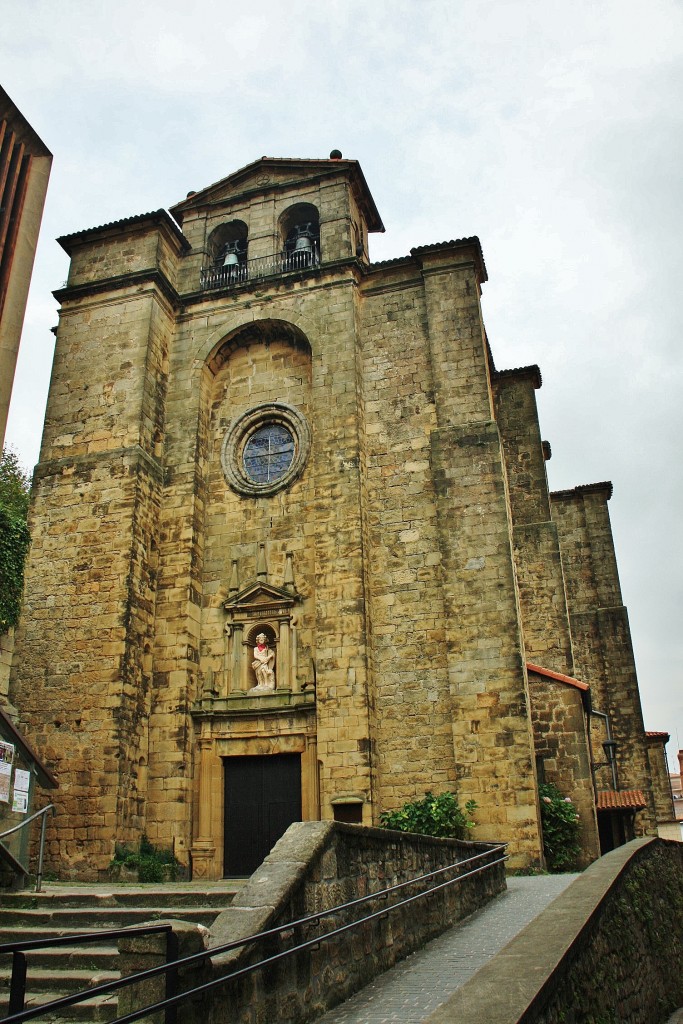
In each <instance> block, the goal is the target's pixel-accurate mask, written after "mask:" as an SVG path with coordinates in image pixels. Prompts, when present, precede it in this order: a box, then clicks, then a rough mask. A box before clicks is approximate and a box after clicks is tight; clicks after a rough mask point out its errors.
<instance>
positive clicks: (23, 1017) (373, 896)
mask: <svg viewBox="0 0 683 1024" xmlns="http://www.w3.org/2000/svg"><path fill="white" fill-rule="evenodd" d="M506 848H507V843H502V844H499V845H496V846H491V847H489V848H488V849H487V850H484V851H482V852H481V853H478V854H475V855H474V856H473V857H467V858H465V859H464V860H461V861H456V862H455V863H453V864H448V865H446V867H443V868H435V869H434V871H429V872H427V873H426V874H424V875H418V876H417V877H416V878H411V879H409V880H408V881H406V882H398V883H397V884H396V885H392V886H389V887H387V888H385V889H380V890H378V891H377V892H373V893H368V894H367V895H366V896H360V897H358V899H355V900H349V901H348V902H347V903H342V904H339V905H338V906H335V907H330V908H329V909H328V910H321V911H317V912H316V913H314V914H309V915H307V916H305V917H301V918H298V919H296V920H294V921H288V922H287V923H285V924H282V925H278V926H276V927H275V928H270V929H267V930H266V931H262V932H257V933H255V934H254V935H248V936H247V937H246V938H243V939H236V940H234V941H232V942H227V943H224V944H223V945H220V946H212V947H211V948H210V949H205V950H202V951H201V952H199V953H193V954H192V955H191V956H188V957H183V958H182V959H180V960H178V959H177V951H176V958H174V959H173V960H172V961H170V960H169V953H168V945H167V958H166V963H165V964H160V965H159V966H158V967H150V968H149V969H148V970H145V971H140V972H139V973H137V974H131V975H127V976H126V977H125V978H119V979H118V980H116V981H109V982H105V983H104V984H102V985H96V986H93V987H92V988H89V989H87V990H86V991H85V992H77V993H74V994H73V995H70V996H64V997H62V998H61V999H55V1000H53V1001H52V1002H50V1003H44V1004H43V1005H42V1006H38V1007H34V1008H32V1009H30V1010H23V1009H22V1010H21V1011H18V1012H14V1013H12V1010H11V1006H10V1015H9V1016H8V1017H5V1018H3V1024H21V1022H23V1021H27V1020H31V1019H32V1018H34V1017H38V1016H40V1015H41V1014H43V1013H47V1012H49V1011H52V1010H55V1009H59V1008H60V1007H65V1006H72V1005H74V1004H75V1003H78V1002H81V1001H82V1000H84V999H89V998H92V997H94V996H99V995H105V994H107V993H110V992H113V991H115V990H117V989H119V988H123V987H125V986H126V985H131V984H138V983H139V982H141V981H147V980H149V979H150V978H154V977H157V976H158V975H160V974H163V973H166V972H168V973H167V981H166V986H165V987H166V998H164V999H163V1000H161V1001H160V1002H157V1003H153V1004H150V1005H149V1006H146V1007H143V1008H142V1009H140V1010H134V1011H133V1012H131V1013H129V1014H126V1015H125V1016H123V1017H117V1018H115V1020H114V1021H112V1022H111V1024H128V1022H129V1021H130V1022H132V1021H135V1020H140V1019H141V1018H142V1017H146V1016H148V1015H149V1014H151V1013H157V1012H158V1011H160V1010H163V1011H164V1013H165V1015H166V1016H165V1019H166V1024H175V1011H176V1007H177V1006H178V1004H179V1003H181V1002H183V1001H184V1000H185V999H190V998H192V997H195V996H198V995H201V994H203V993H204V992H208V991H210V990H212V989H214V988H218V987H219V986H220V985H223V984H227V983H228V982H229V981H234V980H235V979H237V978H241V977H244V976H245V975H247V974H250V973H253V972H254V971H257V970H258V969H259V968H261V967H265V966H268V965H269V964H272V963H276V962H278V961H279V960H283V959H285V958H286V957H289V956H292V955H294V954H295V953H299V952H301V951H302V950H306V949H311V948H313V947H315V946H318V945H319V944H320V943H321V942H325V941H327V940H328V939H331V938H334V937H335V936H337V935H341V934H343V933H344V932H347V931H351V930H352V929H354V928H358V927H360V926H361V925H363V924H366V923H367V922H368V921H373V920H375V919H377V918H380V917H384V916H386V915H387V914H389V913H391V912H392V911H393V910H398V909H399V908H400V907H403V906H407V905H408V904H410V903H413V902H415V901H416V900H419V899H423V898H424V897H425V896H432V895H434V893H436V892H439V891H440V890H441V889H445V888H447V887H448V886H450V885H454V884H455V883H456V882H459V881H461V880H462V879H464V878H469V877H470V876H472V875H476V874H479V873H480V872H482V871H486V870H487V869H488V868H491V867H495V866H496V865H497V864H503V863H504V862H505V861H506V860H507V859H508V857H507V854H503V855H502V856H498V857H497V858H496V859H494V860H490V861H488V862H487V863H485V864H480V865H478V866H477V867H474V868H472V869H471V870H469V871H465V872H462V873H460V874H458V875H456V877H455V878H451V879H448V880H447V881H445V882H440V883H439V884H438V885H435V886H432V887H431V888H429V889H426V890H425V891H423V892H419V893H416V894H414V895H413V896H408V897H406V898H405V899H403V900H399V901H398V902H396V903H392V904H391V905H390V906H387V907H382V909H381V910H377V911H374V912H373V913H371V914H368V915H366V916H365V917H361V918H359V919H358V920H357V921H351V922H349V923H348V924H345V925H341V926H340V927H338V928H334V929H332V930H331V931H329V932H323V933H321V934H319V935H317V936H315V937H314V938H312V939H308V940H307V941H306V942H302V943H299V944H298V945H296V946H291V947H290V948H289V949H285V950H282V951H281V952H280V953H276V954H274V955H273V956H271V957H266V958H265V959H264V960H260V961H258V962H257V963H255V964H250V965H248V966H247V967H242V968H240V969H239V970H237V971H233V972H232V973H231V974H226V975H222V976H221V977H219V978H214V979H213V980H212V981H208V982H204V984H202V985H198V986H196V987H195V988H192V989H188V990H186V991H185V992H181V993H180V994H175V992H174V993H171V992H169V981H168V979H169V976H170V977H171V978H172V985H173V986H177V978H178V971H179V970H180V969H182V968H186V967H189V966H191V965H192V964H195V963H198V962H200V961H204V960H206V959H208V958H209V957H214V956H218V955H219V954H221V953H227V952H230V951H231V950H233V949H239V948H241V947H243V946H248V945H251V944H252V943H254V942H257V941H258V940H260V939H265V938H269V937H272V936H274V935H278V934H280V933H281V932H287V931H291V930H293V929H294V928H298V927H301V926H303V925H306V924H313V923H315V922H317V921H320V920H322V919H323V918H325V917H330V916H332V915H333V914H338V913H340V912H341V911H344V910H348V909H349V908H352V907H357V906H360V905H361V904H363V903H368V902H369V901H370V900H377V899H386V898H387V897H388V896H389V895H390V894H391V893H394V892H398V891H400V890H402V889H405V888H406V887H407V886H411V885H417V884H419V883H420V882H424V881H426V880H427V879H430V878H436V877H438V876H440V875H443V874H444V873H445V872H447V871H452V870H454V869H458V868H461V867H463V866H465V865H468V864H472V863H474V862H475V861H478V860H481V859H482V858H483V857H487V856H491V855H494V856H495V855H497V854H499V853H502V851H504V850H505V849H506ZM170 928H171V926H170V925H158V926H156V927H150V928H122V929H118V930H117V931H116V932H114V931H111V932H98V933H87V936H83V938H89V939H90V940H94V939H97V938H104V937H106V936H108V937H110V938H113V937H114V936H115V935H118V936H124V935H130V934H134V933H135V932H138V933H141V932H145V931H147V932H152V931H162V930H166V929H170ZM80 938H81V936H73V935H72V936H60V937H59V938H58V939H45V940H39V939H32V940H27V942H26V943H7V944H5V945H4V946H3V945H0V953H3V952H4V953H8V952H10V951H14V950H19V949H20V948H39V947H40V948H43V947H47V946H52V945H66V944H67V943H71V944H73V942H75V941H77V940H78V939H80ZM174 939H176V941H177V937H176V936H175V935H174Z"/></svg>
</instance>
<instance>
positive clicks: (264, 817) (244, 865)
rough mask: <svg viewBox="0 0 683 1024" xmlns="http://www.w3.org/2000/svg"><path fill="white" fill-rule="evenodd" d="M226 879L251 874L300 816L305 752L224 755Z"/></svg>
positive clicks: (224, 871)
mask: <svg viewBox="0 0 683 1024" xmlns="http://www.w3.org/2000/svg"><path fill="white" fill-rule="evenodd" d="M223 765H224V780H225V802H224V807H225V828H224V835H225V849H224V858H223V874H224V875H225V876H226V878H236V877H237V878H238V877H240V876H244V875H250V874H251V873H252V872H253V871H255V870H256V868H257V867H258V866H259V864H260V863H261V861H262V860H263V858H264V857H265V856H266V855H267V854H268V853H270V851H271V849H272V848H273V846H274V845H275V843H276V842H277V841H278V839H279V838H280V837H281V836H282V835H283V834H284V833H285V832H286V830H287V829H288V828H289V826H290V825H291V824H292V822H293V821H300V820H301V755H300V754H269V755H266V756H255V757H226V758H224V759H223Z"/></svg>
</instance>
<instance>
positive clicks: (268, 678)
mask: <svg viewBox="0 0 683 1024" xmlns="http://www.w3.org/2000/svg"><path fill="white" fill-rule="evenodd" d="M251 667H252V668H253V670H254V673H255V675H256V686H255V687H254V689H255V690H274V689H275V652H274V651H271V650H270V648H269V647H268V637H267V636H266V634H265V633H259V635H258V636H257V637H256V647H255V648H254V660H253V661H252V663H251Z"/></svg>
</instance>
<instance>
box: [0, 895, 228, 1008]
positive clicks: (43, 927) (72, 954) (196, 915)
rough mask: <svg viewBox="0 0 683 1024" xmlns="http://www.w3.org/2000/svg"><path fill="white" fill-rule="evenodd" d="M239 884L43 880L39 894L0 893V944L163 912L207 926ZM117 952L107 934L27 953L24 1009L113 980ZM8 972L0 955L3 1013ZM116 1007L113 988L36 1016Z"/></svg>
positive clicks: (157, 917) (141, 920)
mask: <svg viewBox="0 0 683 1024" xmlns="http://www.w3.org/2000/svg"><path fill="white" fill-rule="evenodd" d="M242 884H243V880H242V879H239V880H237V881H234V882H232V881H230V880H228V879H225V880H223V881H222V882H219V883H204V884H201V883H195V884H192V883H178V882H173V883H168V884H164V885H142V886H141V885H116V884H110V885H79V886H70V885H67V884H61V883H50V884H47V885H46V886H45V891H44V892H41V893H31V892H4V893H3V894H2V895H1V896H0V943H6V942H20V941H24V940H29V939H43V938H44V939H48V938H52V937H55V936H62V935H69V934H72V933H74V934H90V933H93V932H95V933H96V932H97V931H98V930H100V931H101V930H106V929H110V928H126V927H129V926H131V925H142V924H145V923H149V922H152V921H163V920H168V919H171V918H175V919H180V920H182V921H191V922H194V923H196V924H202V925H205V926H206V927H210V926H211V924H212V923H213V921H214V920H215V918H216V916H217V915H218V914H219V913H220V912H221V910H224V909H225V907H227V906H229V905H230V903H231V902H232V899H233V897H234V895H235V893H236V892H237V891H238V889H239V887H240V886H241V885H242ZM117 958H118V954H117V946H116V941H115V940H113V941H110V942H107V941H106V940H103V941H102V942H101V943H94V942H89V943H83V944H82V945H77V944H73V945H72V944H69V945H68V946H58V947H56V948H53V949H50V948H48V949H37V950H31V951H28V952H27V953H26V960H27V971H26V1004H25V1008H26V1009H29V1008H31V1007H34V1006H38V1005H41V1004H43V1003H47V1002H50V1001H51V1000H53V999H58V998H60V996H64V995H67V994H71V993H72V992H77V991H82V990H83V989H86V988H90V987H94V986H95V985H102V984H104V983H105V982H107V981H112V980H114V979H115V978H118V977H119V972H118V963H117ZM11 971H12V958H11V956H7V955H5V956H0V1016H3V1017H4V1016H6V1015H7V1012H8V1005H9V986H10V977H11ZM116 1005H117V994H116V993H115V992H114V993H111V994H110V995H102V996H96V997H94V998H93V999H88V1000H86V1001H85V1002H82V1003H79V1004H78V1005H76V1006H70V1007H66V1008H65V1009H64V1010H63V1011H62V1012H61V1013H60V1014H58V1015H56V1014H54V1013H53V1014H52V1015H51V1016H48V1015H45V1016H41V1017H38V1018H37V1020H38V1021H39V1022H40V1021H47V1020H55V1019H57V1017H58V1019H59V1020H60V1021H74V1022H75V1021H109V1020H112V1019H113V1018H114V1017H116Z"/></svg>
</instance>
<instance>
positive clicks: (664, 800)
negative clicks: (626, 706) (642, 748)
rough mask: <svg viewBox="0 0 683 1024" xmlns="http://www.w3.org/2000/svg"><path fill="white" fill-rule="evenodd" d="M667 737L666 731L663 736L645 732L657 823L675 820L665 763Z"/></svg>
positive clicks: (667, 769) (669, 781)
mask: <svg viewBox="0 0 683 1024" xmlns="http://www.w3.org/2000/svg"><path fill="white" fill-rule="evenodd" d="M667 739H668V737H667V735H666V733H665V734H664V735H663V736H662V735H661V734H659V735H654V734H653V733H647V734H646V741H647V759H648V764H649V766H650V777H651V779H652V791H653V794H654V798H655V813H656V815H657V824H661V823H664V822H670V821H675V819H676V814H675V811H674V801H673V794H672V791H671V779H670V778H669V767H668V765H667V763H666V740H667Z"/></svg>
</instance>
